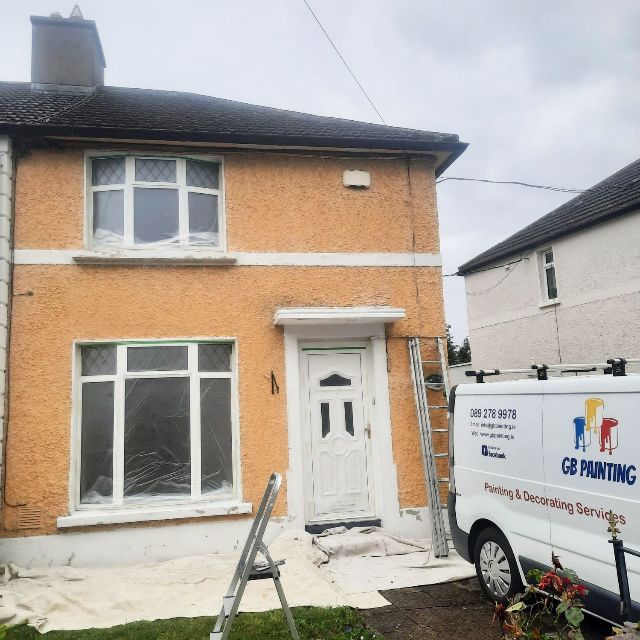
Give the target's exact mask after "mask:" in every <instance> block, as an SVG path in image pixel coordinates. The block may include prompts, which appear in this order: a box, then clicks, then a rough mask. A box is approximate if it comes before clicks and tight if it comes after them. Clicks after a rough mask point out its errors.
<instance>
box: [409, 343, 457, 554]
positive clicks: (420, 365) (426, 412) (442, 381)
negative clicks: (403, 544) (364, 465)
mask: <svg viewBox="0 0 640 640" xmlns="http://www.w3.org/2000/svg"><path fill="white" fill-rule="evenodd" d="M421 343H424V345H425V348H428V349H429V353H430V356H428V357H429V358H430V359H423V356H422V344H421ZM409 358H410V364H411V379H412V381H413V391H414V396H415V402H416V414H417V416H418V426H419V430H420V443H421V446H422V461H423V464H424V475H425V481H426V483H427V496H428V499H429V515H430V518H431V541H432V547H433V552H434V555H435V557H436V558H442V557H446V556H448V555H449V545H448V543H447V533H446V529H445V524H444V516H443V514H442V502H441V500H440V484H444V483H448V482H449V478H444V477H440V478H439V477H438V474H437V465H436V459H437V458H447V456H448V453H445V452H435V451H434V447H433V438H432V434H433V433H447V432H448V429H445V428H435V429H434V428H432V412H434V414H435V413H436V412H443V411H447V410H448V408H449V406H448V405H449V376H448V374H447V360H446V358H445V353H444V347H443V343H442V338H409ZM425 368H426V369H427V370H428V372H430V373H429V374H428V376H427V379H426V381H425V375H424V374H425ZM429 391H432V392H438V391H442V392H443V394H442V400H438V401H437V402H436V403H433V404H430V403H429ZM431 395H432V396H433V395H436V396H437V397H438V398H439V397H440V394H438V393H436V394H434V393H432V394H431Z"/></svg>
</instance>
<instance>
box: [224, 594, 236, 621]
mask: <svg viewBox="0 0 640 640" xmlns="http://www.w3.org/2000/svg"><path fill="white" fill-rule="evenodd" d="M235 599H236V597H235V596H224V598H222V607H223V608H224V617H225V618H228V617H229V614H230V613H231V609H232V607H233V603H234V602H235Z"/></svg>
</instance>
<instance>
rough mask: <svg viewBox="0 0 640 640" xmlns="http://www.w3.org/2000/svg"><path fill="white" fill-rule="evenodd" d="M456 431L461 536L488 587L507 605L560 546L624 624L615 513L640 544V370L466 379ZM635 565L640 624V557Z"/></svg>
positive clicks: (632, 577)
mask: <svg viewBox="0 0 640 640" xmlns="http://www.w3.org/2000/svg"><path fill="white" fill-rule="evenodd" d="M449 430H450V431H449V446H450V465H451V468H450V493H449V499H448V512H449V522H450V525H451V533H452V537H453V541H454V545H455V548H456V551H457V552H458V553H459V554H460V555H461V556H463V557H464V558H465V559H466V560H468V561H469V562H473V563H475V565H476V572H477V574H478V579H479V580H480V585H481V587H482V589H483V591H484V592H485V594H486V595H488V596H489V597H490V598H492V599H493V600H495V601H503V602H504V601H505V600H506V599H507V598H508V597H511V596H513V595H514V594H515V593H517V592H518V591H519V590H520V589H521V587H522V584H523V583H524V582H525V575H526V573H527V572H528V571H529V570H530V569H532V568H540V569H543V570H545V569H546V570H548V569H550V568H551V566H552V562H551V554H552V553H554V554H555V555H557V556H558V557H559V558H560V562H561V563H562V565H563V566H564V567H565V568H568V569H573V570H574V571H575V572H577V574H578V576H579V577H580V579H581V582H583V583H584V584H585V585H586V586H587V588H588V589H589V595H588V597H587V598H586V599H585V607H586V609H587V611H589V612H591V613H593V614H596V615H598V616H601V617H603V618H606V619H607V620H611V621H614V622H620V621H621V618H620V595H619V590H618V580H617V574H616V568H615V561H614V556H613V548H612V545H611V544H609V542H608V540H609V537H610V534H609V533H608V532H607V528H608V526H609V524H608V522H607V518H608V517H609V513H610V512H613V513H614V514H615V516H616V518H617V521H618V528H619V529H620V534H619V538H621V539H622V540H623V541H624V545H625V547H630V548H632V549H636V550H640V478H639V477H638V476H639V474H640V376H637V375H627V376H611V375H590V376H580V377H562V378H555V379H553V378H552V379H549V380H546V381H540V380H530V379H528V380H516V381H505V382H493V383H491V384H462V385H458V386H457V387H456V388H455V389H453V390H452V393H451V396H450V427H449ZM626 562H627V569H628V576H629V584H630V588H631V598H632V599H633V600H634V611H633V613H632V615H631V616H630V618H631V619H633V620H638V619H640V605H639V604H638V601H640V558H635V557H633V556H630V555H627V556H626Z"/></svg>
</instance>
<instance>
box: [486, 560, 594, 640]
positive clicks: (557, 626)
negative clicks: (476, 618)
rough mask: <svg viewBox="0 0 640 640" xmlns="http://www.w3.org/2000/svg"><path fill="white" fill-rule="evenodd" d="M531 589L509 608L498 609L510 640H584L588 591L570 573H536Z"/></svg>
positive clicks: (529, 578)
mask: <svg viewBox="0 0 640 640" xmlns="http://www.w3.org/2000/svg"><path fill="white" fill-rule="evenodd" d="M527 581H528V582H529V585H528V586H527V588H526V590H525V592H524V593H522V594H518V595H517V596H516V597H515V598H513V600H512V601H511V604H510V605H509V606H504V605H501V604H498V605H496V613H495V619H497V620H499V621H500V623H501V624H502V629H503V631H504V637H505V638H506V639H508V640H515V639H518V640H584V639H583V635H582V632H581V631H580V627H581V625H582V621H583V620H584V613H583V612H582V600H581V598H583V597H584V596H586V595H587V589H586V587H585V586H584V585H583V584H580V582H579V580H578V576H577V575H576V574H575V572H573V571H571V570H569V569H554V570H553V571H548V572H546V573H544V572H542V571H539V570H537V569H534V570H532V571H530V572H529V573H528V574H527Z"/></svg>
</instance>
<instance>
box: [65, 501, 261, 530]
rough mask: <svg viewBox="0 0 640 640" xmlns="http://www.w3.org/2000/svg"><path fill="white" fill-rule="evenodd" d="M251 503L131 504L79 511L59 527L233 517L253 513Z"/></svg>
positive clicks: (66, 517)
mask: <svg viewBox="0 0 640 640" xmlns="http://www.w3.org/2000/svg"><path fill="white" fill-rule="evenodd" d="M251 510H252V505H251V503H250V502H238V501H237V500H227V501H224V502H222V501H221V502H209V503H202V502H200V503H198V504H181V505H176V504H173V505H167V506H163V505H153V506H149V507H129V508H122V509H101V510H100V509H96V510H86V511H84V510H79V511H76V512H75V513H72V514H71V515H68V516H60V517H59V518H58V528H59V529H67V528H69V527H87V526H92V525H100V524H120V523H126V522H150V521H152V520H178V519H180V518H201V517H204V516H231V515H238V514H242V513H251Z"/></svg>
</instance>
